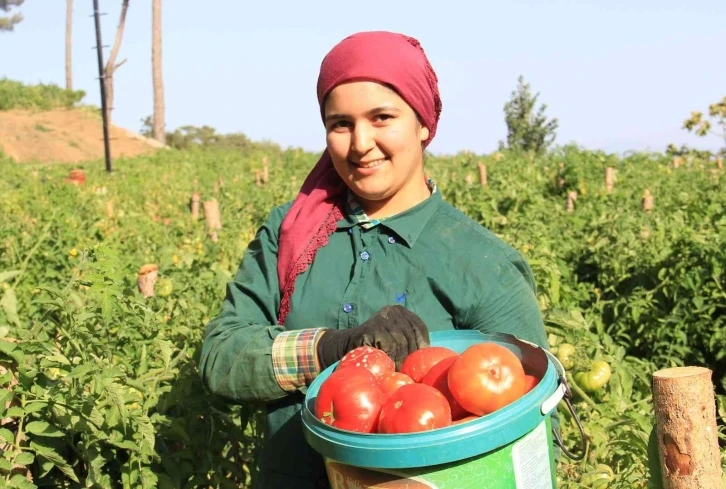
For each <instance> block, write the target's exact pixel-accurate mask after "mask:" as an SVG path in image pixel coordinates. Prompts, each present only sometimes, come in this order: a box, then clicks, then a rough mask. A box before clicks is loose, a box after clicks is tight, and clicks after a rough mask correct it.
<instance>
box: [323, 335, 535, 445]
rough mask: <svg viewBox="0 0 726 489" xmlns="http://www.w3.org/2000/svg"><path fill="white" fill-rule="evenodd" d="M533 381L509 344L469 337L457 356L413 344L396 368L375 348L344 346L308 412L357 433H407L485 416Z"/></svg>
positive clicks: (529, 387) (501, 406)
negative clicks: (474, 341) (469, 342)
mask: <svg viewBox="0 0 726 489" xmlns="http://www.w3.org/2000/svg"><path fill="white" fill-rule="evenodd" d="M538 382H539V379H537V378H536V377H535V376H533V375H529V374H527V373H526V372H525V370H524V366H523V365H522V362H521V361H520V360H519V358H517V356H516V355H515V354H514V353H512V352H511V351H510V350H509V349H507V348H505V347H503V346H501V345H498V344H496V343H491V342H486V343H477V344H475V345H472V346H470V347H469V348H467V349H466V350H464V351H463V352H462V353H461V354H459V353H456V352H455V351H453V350H450V349H449V348H445V347H441V346H430V347H426V348H420V349H418V350H416V351H415V352H413V353H411V354H410V355H409V356H408V357H406V359H405V360H404V362H403V364H402V366H401V370H400V371H396V367H395V363H394V362H393V360H392V359H391V358H390V357H389V356H388V355H387V354H386V353H385V352H384V351H382V350H379V349H377V348H373V347H370V346H362V347H359V348H355V349H354V350H351V351H349V352H348V353H347V354H346V355H345V356H344V357H343V358H342V359H341V360H340V362H339V363H338V366H337V367H336V369H335V371H334V372H333V373H331V374H330V376H329V377H328V378H327V379H326V380H325V382H323V383H322V385H321V386H320V390H319V392H318V395H317V398H316V399H315V416H316V417H317V418H318V419H320V420H321V421H323V422H324V423H326V424H328V425H331V426H334V427H336V428H340V429H343V430H348V431H356V432H360V433H414V432H419V431H427V430H434V429H437V428H445V427H447V426H451V425H452V424H459V423H464V422H467V421H471V420H474V419H477V418H479V417H481V416H484V415H487V414H491V413H493V412H495V411H496V410H498V409H501V408H503V407H504V406H506V405H508V404H510V403H512V402H514V401H516V400H517V399H519V398H520V397H521V396H523V395H524V394H526V393H527V392H529V391H530V390H532V388H534V386H535V385H537V383H538Z"/></svg>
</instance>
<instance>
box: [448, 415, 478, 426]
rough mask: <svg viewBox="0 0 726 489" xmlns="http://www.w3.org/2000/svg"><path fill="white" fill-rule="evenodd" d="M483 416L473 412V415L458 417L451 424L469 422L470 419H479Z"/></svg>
mask: <svg viewBox="0 0 726 489" xmlns="http://www.w3.org/2000/svg"><path fill="white" fill-rule="evenodd" d="M480 417H481V416H474V415H473V414H472V415H471V416H466V417H464V418H461V419H457V420H456V421H454V422H452V423H451V425H452V426H453V425H455V424H462V423H468V422H469V421H474V420H475V419H479V418H480Z"/></svg>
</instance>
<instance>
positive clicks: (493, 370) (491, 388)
mask: <svg viewBox="0 0 726 489" xmlns="http://www.w3.org/2000/svg"><path fill="white" fill-rule="evenodd" d="M524 375H525V374H524V367H523V366H522V362H521V361H520V360H519V358H517V356H516V355H515V354H514V353H512V351H511V350H509V349H508V348H506V347H504V346H501V345H498V344H496V343H492V342H486V343H477V344H474V345H472V346H470V347H469V348H467V349H466V350H464V352H462V353H461V355H459V356H458V358H457V359H456V361H454V363H453V364H452V365H451V367H450V368H449V389H451V394H452V395H453V396H454V398H455V399H456V401H457V402H458V403H459V404H460V405H461V407H463V408H464V409H465V410H467V411H468V412H470V413H472V414H476V415H478V416H482V415H485V414H489V413H493V412H494V411H496V410H497V409H500V408H502V407H504V406H506V405H508V404H510V403H512V402H514V401H516V400H517V399H519V398H520V397H522V395H524V391H525V380H524Z"/></svg>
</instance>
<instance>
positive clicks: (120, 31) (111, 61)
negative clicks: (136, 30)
mask: <svg viewBox="0 0 726 489" xmlns="http://www.w3.org/2000/svg"><path fill="white" fill-rule="evenodd" d="M128 9H129V0H123V4H122V5H121V15H120V16H119V21H118V28H117V29H116V39H115V40H114V42H113V48H112V49H111V55H110V56H109V57H108V61H107V62H106V68H105V69H104V74H105V75H106V116H107V117H108V120H109V122H110V121H111V110H112V109H113V74H114V73H115V72H116V70H117V69H118V68H119V66H121V65H122V64H124V63H125V62H126V60H125V59H124V60H123V61H121V62H120V63H118V64H116V58H117V57H118V51H119V49H121V39H122V38H123V35H124V27H125V25H126V11H127V10H128Z"/></svg>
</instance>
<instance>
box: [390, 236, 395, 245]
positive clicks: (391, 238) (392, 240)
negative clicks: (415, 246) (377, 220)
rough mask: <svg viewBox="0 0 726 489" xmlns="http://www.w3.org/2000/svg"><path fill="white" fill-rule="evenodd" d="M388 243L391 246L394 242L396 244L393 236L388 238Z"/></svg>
mask: <svg viewBox="0 0 726 489" xmlns="http://www.w3.org/2000/svg"><path fill="white" fill-rule="evenodd" d="M388 242H389V243H391V244H393V243H395V242H396V238H394V237H393V236H390V237H389V238H388Z"/></svg>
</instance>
